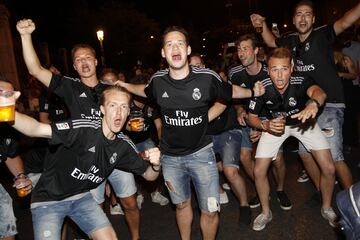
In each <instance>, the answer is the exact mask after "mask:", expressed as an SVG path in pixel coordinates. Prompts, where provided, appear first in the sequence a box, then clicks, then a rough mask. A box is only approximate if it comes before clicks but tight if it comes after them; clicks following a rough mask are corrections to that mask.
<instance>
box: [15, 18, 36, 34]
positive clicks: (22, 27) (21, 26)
mask: <svg viewBox="0 0 360 240" xmlns="http://www.w3.org/2000/svg"><path fill="white" fill-rule="evenodd" d="M16 29H17V30H18V32H19V33H20V34H21V35H26V34H31V33H32V32H33V31H34V30H35V23H34V22H33V21H32V20H31V19H22V20H20V21H18V22H17V24H16Z"/></svg>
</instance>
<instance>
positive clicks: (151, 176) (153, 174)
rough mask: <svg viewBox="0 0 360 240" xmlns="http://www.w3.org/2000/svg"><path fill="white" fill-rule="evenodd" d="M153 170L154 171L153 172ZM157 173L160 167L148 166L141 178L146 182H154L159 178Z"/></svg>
mask: <svg viewBox="0 0 360 240" xmlns="http://www.w3.org/2000/svg"><path fill="white" fill-rule="evenodd" d="M154 169H155V170H156V171H154ZM159 172H160V166H153V167H152V166H149V167H148V168H147V169H146V171H145V172H144V174H143V177H144V178H145V179H146V180H147V181H155V180H156V179H157V177H158V176H159Z"/></svg>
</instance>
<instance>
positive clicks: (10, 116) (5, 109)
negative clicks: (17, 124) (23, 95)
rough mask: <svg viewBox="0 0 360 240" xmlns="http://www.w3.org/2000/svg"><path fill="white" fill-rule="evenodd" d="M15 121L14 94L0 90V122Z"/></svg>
mask: <svg viewBox="0 0 360 240" xmlns="http://www.w3.org/2000/svg"><path fill="white" fill-rule="evenodd" d="M14 120H15V92H14V91H3V90H0V122H12V121H14Z"/></svg>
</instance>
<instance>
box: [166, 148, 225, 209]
mask: <svg viewBox="0 0 360 240" xmlns="http://www.w3.org/2000/svg"><path fill="white" fill-rule="evenodd" d="M161 164H162V169H163V175H164V179H165V185H166V187H167V189H168V190H169V193H170V197H171V201H172V203H173V204H180V203H182V202H185V201H186V200H187V199H190V198H191V186H190V184H191V183H190V182H191V181H192V182H193V184H194V187H195V191H196V195H197V200H198V204H199V207H200V209H201V210H203V211H207V212H216V211H219V210H220V205H219V200H220V195H219V173H218V169H217V166H216V159H215V154H214V151H213V148H212V146H211V145H208V146H206V147H204V148H203V149H200V150H199V151H197V152H195V153H192V154H189V155H185V156H169V155H165V154H163V155H162V156H161Z"/></svg>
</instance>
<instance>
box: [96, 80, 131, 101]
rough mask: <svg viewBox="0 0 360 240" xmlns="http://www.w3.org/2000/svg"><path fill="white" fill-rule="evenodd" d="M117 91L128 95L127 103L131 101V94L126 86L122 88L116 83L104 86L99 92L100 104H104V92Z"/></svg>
mask: <svg viewBox="0 0 360 240" xmlns="http://www.w3.org/2000/svg"><path fill="white" fill-rule="evenodd" d="M113 90H114V91H118V92H121V93H124V94H125V95H127V96H128V97H129V104H130V101H131V94H130V93H129V91H128V90H126V88H123V87H120V86H117V85H110V86H108V87H107V88H105V90H104V91H103V92H102V93H101V96H100V105H104V103H105V100H106V94H107V93H108V92H110V91H113Z"/></svg>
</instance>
